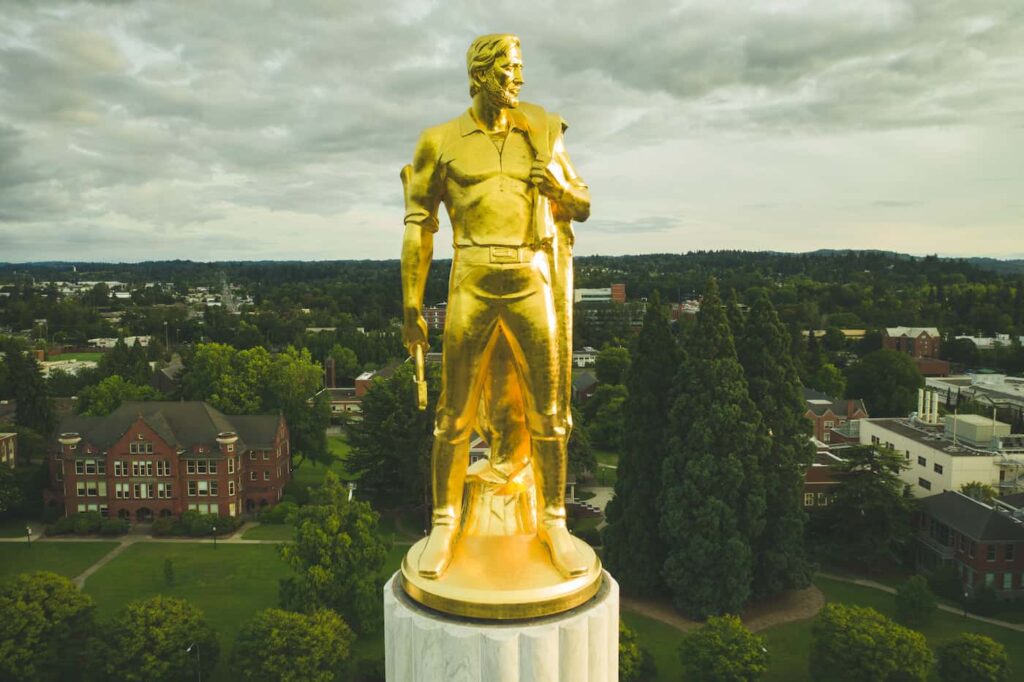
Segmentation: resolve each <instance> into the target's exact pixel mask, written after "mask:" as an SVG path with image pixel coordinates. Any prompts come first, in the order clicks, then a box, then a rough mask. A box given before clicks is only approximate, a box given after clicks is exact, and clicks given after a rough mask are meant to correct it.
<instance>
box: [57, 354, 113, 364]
mask: <svg viewBox="0 0 1024 682" xmlns="http://www.w3.org/2000/svg"><path fill="white" fill-rule="evenodd" d="M103 356H104V353H61V354H60V355H58V356H54V358H53V359H54V360H78V361H86V362H99V361H100V358H102V357H103Z"/></svg>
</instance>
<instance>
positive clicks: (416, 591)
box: [401, 534, 602, 620]
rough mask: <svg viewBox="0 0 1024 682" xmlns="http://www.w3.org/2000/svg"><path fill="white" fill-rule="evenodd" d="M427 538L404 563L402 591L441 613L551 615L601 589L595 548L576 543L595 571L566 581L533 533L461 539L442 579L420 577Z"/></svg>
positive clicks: (493, 617)
mask: <svg viewBox="0 0 1024 682" xmlns="http://www.w3.org/2000/svg"><path fill="white" fill-rule="evenodd" d="M426 542H427V540H426V538H424V539H423V540H420V541H419V542H417V543H416V544H415V545H413V546H412V547H411V548H410V549H409V551H408V552H407V553H406V555H405V559H404V560H403V561H402V571H401V573H402V587H403V588H404V589H405V593H406V594H408V595H409V596H410V597H412V598H413V599H415V600H416V601H418V602H419V603H421V604H423V605H424V606H427V607H430V608H432V609H434V610H436V611H442V612H444V613H450V614H453V615H457V616H467V617H469V618H484V619H491V620H513V619H519V618H537V617H540V616H549V615H551V614H555V613H561V612H562V611H568V610H569V609H571V608H574V607H577V606H579V605H580V604H582V603H584V602H586V601H587V600H588V599H590V598H591V597H593V596H594V595H595V594H596V593H597V591H598V589H599V588H600V587H601V575H602V571H601V560H600V559H599V558H598V557H597V554H595V553H594V550H593V549H591V548H590V545H588V544H587V543H585V542H583V541H582V540H580V539H579V538H575V537H574V538H573V542H575V543H576V549H577V551H579V553H580V554H581V555H583V557H584V558H585V559H586V563H587V564H588V565H589V566H591V569H590V570H589V571H587V573H586V574H584V575H582V576H579V577H576V578H565V577H563V576H562V574H561V573H559V571H558V570H557V569H556V568H555V567H554V565H553V564H552V563H551V556H550V554H549V553H548V550H547V547H545V546H544V545H543V544H541V542H540V540H538V539H537V536H536V535H534V534H530V535H468V536H463V537H461V538H459V540H458V542H457V543H456V545H455V555H454V556H453V557H452V562H451V565H449V566H448V570H446V571H445V572H444V575H442V576H441V577H440V578H438V579H436V580H431V579H429V578H424V577H422V576H420V574H419V571H417V570H416V564H417V560H418V559H419V556H420V553H421V552H422V551H423V548H424V546H425V545H426Z"/></svg>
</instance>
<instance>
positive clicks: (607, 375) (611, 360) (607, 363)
mask: <svg viewBox="0 0 1024 682" xmlns="http://www.w3.org/2000/svg"><path fill="white" fill-rule="evenodd" d="M629 364H630V356H629V351H628V350H627V349H625V348H623V347H621V346H608V347H607V348H605V349H604V350H602V351H601V352H600V353H598V354H597V360H596V361H595V364H594V371H595V372H596V374H597V380H598V381H600V382H601V383H602V384H622V383H625V381H626V374H627V373H628V372H629Z"/></svg>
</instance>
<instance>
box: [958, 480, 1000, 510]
mask: <svg viewBox="0 0 1024 682" xmlns="http://www.w3.org/2000/svg"><path fill="white" fill-rule="evenodd" d="M960 492H962V493H963V494H964V495H967V496H968V497H973V498H974V499H976V500H978V501H980V502H984V503H986V504H991V503H992V500H994V499H995V498H996V496H997V495H999V492H998V491H997V490H996V489H995V488H993V487H992V486H990V485H989V484H987V483H982V482H981V481H971V482H969V483H964V484H963V485H962V486H960Z"/></svg>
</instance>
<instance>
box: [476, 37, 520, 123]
mask: <svg viewBox="0 0 1024 682" xmlns="http://www.w3.org/2000/svg"><path fill="white" fill-rule="evenodd" d="M466 70H467V71H468V72H469V96H470V97H475V96H476V94H477V93H478V92H483V93H484V96H485V97H487V99H489V100H490V101H491V102H493V103H494V104H496V105H498V106H501V107H508V108H514V107H516V106H518V105H519V88H521V87H522V86H523V56H522V52H521V50H520V46H519V37H518V36H514V35H512V34H510V33H492V34H490V35H486V36H480V37H479V38H477V39H476V40H474V41H473V44H472V45H470V46H469V51H468V52H466Z"/></svg>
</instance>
